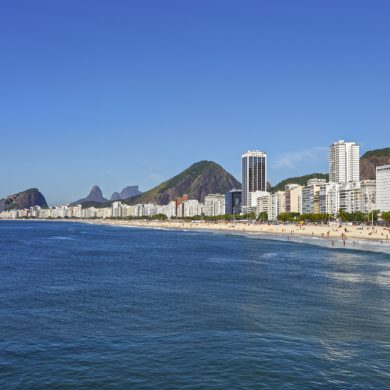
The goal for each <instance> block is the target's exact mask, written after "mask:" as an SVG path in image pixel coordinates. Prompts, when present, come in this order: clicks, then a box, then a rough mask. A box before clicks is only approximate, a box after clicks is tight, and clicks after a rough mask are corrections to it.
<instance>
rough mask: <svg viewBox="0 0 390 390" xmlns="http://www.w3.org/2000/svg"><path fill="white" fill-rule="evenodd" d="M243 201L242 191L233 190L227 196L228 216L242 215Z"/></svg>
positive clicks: (226, 208) (226, 209) (226, 210)
mask: <svg viewBox="0 0 390 390" xmlns="http://www.w3.org/2000/svg"><path fill="white" fill-rule="evenodd" d="M241 199H242V191H241V190H238V189H236V188H233V189H232V190H230V191H229V192H227V193H226V195H225V212H226V214H233V215H235V214H240V213H241Z"/></svg>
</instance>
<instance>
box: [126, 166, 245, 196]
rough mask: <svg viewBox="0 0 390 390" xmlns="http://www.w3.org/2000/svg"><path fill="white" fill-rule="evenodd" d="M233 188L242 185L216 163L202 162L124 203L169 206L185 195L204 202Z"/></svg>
mask: <svg viewBox="0 0 390 390" xmlns="http://www.w3.org/2000/svg"><path fill="white" fill-rule="evenodd" d="M232 188H241V184H240V183H239V182H238V181H237V180H236V179H235V178H234V177H233V176H232V175H231V174H230V173H228V172H227V171H225V169H223V168H222V167H221V166H220V165H218V164H216V163H215V162H212V161H200V162H197V163H195V164H193V165H191V166H190V167H189V168H187V169H186V170H185V171H183V172H181V173H179V174H178V175H176V176H174V177H172V178H171V179H169V180H167V181H164V182H163V183H161V184H160V185H158V186H157V187H154V188H152V189H151V190H149V191H147V192H144V193H142V194H141V195H137V196H135V197H132V198H128V199H126V200H125V201H124V203H127V204H137V203H149V202H152V203H157V204H168V203H169V202H170V201H172V200H175V198H177V197H179V196H182V195H184V194H187V195H188V196H189V198H190V199H197V200H199V201H202V202H203V200H204V197H205V196H206V195H208V194H215V193H219V194H225V193H226V192H228V191H229V190H231V189H232Z"/></svg>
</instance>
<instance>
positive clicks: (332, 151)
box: [329, 140, 360, 183]
mask: <svg viewBox="0 0 390 390" xmlns="http://www.w3.org/2000/svg"><path fill="white" fill-rule="evenodd" d="M359 158H360V147H359V145H357V144H356V143H355V142H345V141H343V140H340V141H337V142H335V143H333V144H332V145H330V146H329V181H330V182H335V183H348V182H351V181H353V182H358V181H359V178H360V172H359V169H360V166H359V165H360V164H359Z"/></svg>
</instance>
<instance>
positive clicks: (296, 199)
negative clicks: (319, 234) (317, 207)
mask: <svg viewBox="0 0 390 390" xmlns="http://www.w3.org/2000/svg"><path fill="white" fill-rule="evenodd" d="M285 193H286V213H299V214H301V213H302V186H301V185H299V184H287V185H286V187H285Z"/></svg>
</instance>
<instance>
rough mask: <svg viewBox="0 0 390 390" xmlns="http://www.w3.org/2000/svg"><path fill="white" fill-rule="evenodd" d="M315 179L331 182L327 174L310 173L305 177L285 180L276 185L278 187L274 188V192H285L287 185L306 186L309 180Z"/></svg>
mask: <svg viewBox="0 0 390 390" xmlns="http://www.w3.org/2000/svg"><path fill="white" fill-rule="evenodd" d="M314 178H317V179H326V180H329V175H328V174H327V173H310V174H308V175H304V176H297V177H289V178H288V179H284V180H282V181H281V182H280V183H278V184H276V186H274V187H272V192H276V191H284V187H285V186H286V184H300V185H301V186H305V185H306V184H307V181H308V180H310V179H314Z"/></svg>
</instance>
